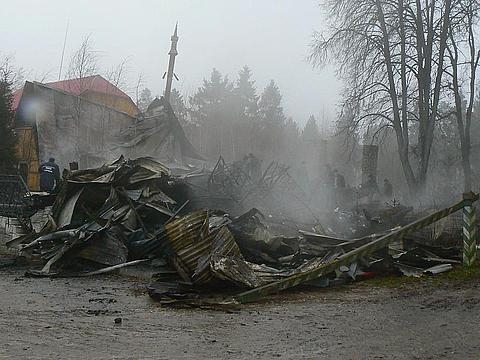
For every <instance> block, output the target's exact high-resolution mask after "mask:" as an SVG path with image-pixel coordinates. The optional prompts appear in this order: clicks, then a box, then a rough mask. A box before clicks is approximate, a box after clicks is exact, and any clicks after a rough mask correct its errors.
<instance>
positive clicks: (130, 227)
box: [8, 157, 461, 305]
mask: <svg viewBox="0 0 480 360" xmlns="http://www.w3.org/2000/svg"><path fill="white" fill-rule="evenodd" d="M222 166H223V168H222ZM225 171H226V170H225V166H224V165H221V163H220V162H219V163H218V164H217V166H216V167H215V170H214V173H213V175H212V177H211V179H210V181H211V183H212V184H217V185H219V184H221V186H222V188H226V183H225V182H223V183H222V182H221V181H222V176H223V180H224V181H227V180H226V179H227V178H226V177H224V174H225ZM285 173H286V170H285V169H283V168H278V167H274V166H273V165H272V167H271V171H270V172H268V171H266V172H264V173H262V174H257V175H254V176H256V177H258V178H259V179H261V182H262V183H264V184H265V186H273V183H274V182H277V181H280V179H282V178H284V177H285ZM222 174H223V175H222ZM238 176H240V175H238ZM240 177H241V176H240ZM251 177H252V174H250V175H248V177H246V178H248V179H250V178H251ZM186 178H189V177H188V176H184V175H182V176H180V177H179V176H174V175H172V173H171V172H170V170H169V169H168V168H167V167H165V166H164V165H162V164H160V163H158V162H156V161H154V160H152V159H151V158H138V159H135V160H126V159H124V158H123V157H122V158H120V159H118V160H116V161H115V162H113V163H111V164H107V165H104V166H102V167H100V168H96V169H89V170H77V171H71V172H68V173H66V174H64V182H63V185H62V188H61V190H60V192H59V194H58V196H57V198H56V201H55V204H54V206H53V208H52V215H51V216H50V217H49V219H48V221H47V222H46V223H45V224H44V226H43V228H42V229H41V230H40V231H39V232H35V231H33V232H31V233H29V234H27V235H24V236H22V237H19V238H17V239H14V240H12V241H10V242H9V243H8V246H9V247H10V248H12V249H15V250H16V251H18V254H19V256H22V257H25V258H27V259H28V260H29V261H30V263H32V264H37V265H38V266H33V267H35V269H32V270H29V271H28V274H29V275H30V276H92V275H96V274H102V273H107V272H110V271H113V270H117V269H119V268H122V267H126V266H133V265H137V264H140V263H142V266H149V267H150V268H151V269H153V270H154V273H155V274H156V275H155V276H154V278H153V279H152V282H151V284H149V285H148V291H149V294H150V295H151V296H152V298H154V299H157V300H159V301H160V302H162V303H163V304H171V303H173V304H190V305H192V304H193V305H198V304H205V303H209V302H215V303H219V302H222V301H226V300H225V299H229V300H228V301H230V302H235V299H236V294H238V293H240V292H244V291H249V290H255V289H259V288H260V289H261V288H262V287H265V286H267V287H268V286H272V284H275V283H277V282H282V281H284V282H285V280H286V279H287V280H288V279H304V280H305V281H304V280H298V281H300V283H305V284H308V285H313V286H322V287H324V286H328V285H330V284H335V283H339V282H346V281H349V280H351V279H357V278H366V277H371V276H373V275H375V274H382V273H385V272H391V271H396V272H398V273H401V274H405V275H411V276H421V275H423V274H426V273H429V274H435V273H438V272H443V271H446V270H448V269H450V268H451V267H452V266H453V265H454V264H457V263H459V262H460V260H461V259H460V251H459V249H458V248H455V247H452V248H445V247H442V248H440V247H435V246H432V245H430V246H426V245H422V244H421V243H419V242H418V241H417V240H418V239H411V238H410V240H409V238H408V237H402V239H401V241H400V240H399V241H396V242H390V241H389V242H388V244H387V243H386V242H384V240H383V239H386V238H387V237H388V235H389V234H393V233H395V232H398V231H399V226H402V225H405V224H406V223H407V219H408V216H407V215H408V214H410V213H411V211H412V209H411V208H407V207H404V206H400V205H398V204H393V205H389V206H384V207H383V208H382V209H381V210H378V209H376V210H374V209H363V211H362V213H361V214H353V213H351V212H350V213H349V212H340V211H337V212H335V213H334V215H332V216H335V218H336V221H337V223H338V227H340V225H341V224H342V226H343V228H347V229H350V230H349V233H348V234H347V233H343V234H341V233H339V232H335V231H334V230H333V229H332V227H333V228H335V226H334V225H332V226H324V227H322V226H318V224H312V225H311V226H308V225H305V226H302V228H298V227H297V228H295V229H294V230H292V227H291V226H290V225H291V224H287V223H286V222H285V221H276V220H275V219H276V218H275V216H274V215H272V214H266V215H264V214H263V213H262V212H261V211H259V210H257V209H256V208H252V209H250V210H248V211H246V212H244V213H243V214H241V215H239V216H233V215H231V214H230V213H227V212H225V211H222V210H218V209H209V208H202V207H198V206H197V205H195V204H192V203H193V202H191V201H190V199H189V196H190V195H191V194H192V193H194V192H195V189H194V188H193V189H192V188H189V187H188V186H187V185H186V184H187V183H186V182H185V181H184V180H185V179H186ZM228 179H231V176H230V177H229V178H228ZM246 182H247V183H249V184H250V180H248V181H246ZM232 186H233V185H232ZM236 186H238V182H237V185H236ZM249 186H251V185H249ZM236 193H238V192H236ZM212 196H215V193H212ZM197 204H198V203H197ZM347 223H348V224H349V226H345V224H347ZM382 241H383V242H382ZM385 244H387V245H385ZM368 249H371V251H367V250H368ZM356 253H359V254H361V256H355V257H352V258H351V260H350V258H349V257H348V256H347V255H348V254H354V255H355V254H356ZM319 268H323V269H328V270H329V271H327V272H326V273H322V274H321V276H316V275H315V276H313V275H312V277H311V278H309V276H305V277H302V275H305V274H316V273H315V271H316V269H319ZM298 281H297V282H298ZM279 289H282V287H279Z"/></svg>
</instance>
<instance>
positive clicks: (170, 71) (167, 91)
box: [164, 22, 178, 102]
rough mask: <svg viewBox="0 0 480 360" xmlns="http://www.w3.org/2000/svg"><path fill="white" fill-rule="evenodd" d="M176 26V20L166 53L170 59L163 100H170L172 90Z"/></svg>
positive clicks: (175, 53) (176, 39) (175, 52)
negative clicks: (170, 43) (168, 50)
mask: <svg viewBox="0 0 480 360" xmlns="http://www.w3.org/2000/svg"><path fill="white" fill-rule="evenodd" d="M177 28H178V22H177V24H176V25H175V31H174V33H173V35H172V37H171V38H170V39H171V41H172V46H171V47H170V52H169V53H168V55H170V60H169V61H168V72H167V85H166V86H165V93H164V97H165V100H167V101H168V102H170V93H171V92H172V81H173V76H174V73H173V69H174V68H175V57H176V56H177V55H178V51H177V43H178V33H177Z"/></svg>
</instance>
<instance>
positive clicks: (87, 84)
mask: <svg viewBox="0 0 480 360" xmlns="http://www.w3.org/2000/svg"><path fill="white" fill-rule="evenodd" d="M45 85H47V86H49V87H51V88H54V89H58V90H62V91H65V92H68V93H70V94H73V95H77V96H78V95H81V94H83V93H84V92H85V91H95V92H98V93H102V94H108V95H115V96H120V97H124V98H130V97H129V96H128V95H127V94H125V93H124V92H123V91H122V90H120V89H119V88H118V87H116V86H115V85H113V84H112V83H111V82H109V81H108V80H106V79H104V78H103V77H101V76H100V75H92V76H87V77H84V78H79V79H70V80H62V81H55V82H51V83H46V84H45Z"/></svg>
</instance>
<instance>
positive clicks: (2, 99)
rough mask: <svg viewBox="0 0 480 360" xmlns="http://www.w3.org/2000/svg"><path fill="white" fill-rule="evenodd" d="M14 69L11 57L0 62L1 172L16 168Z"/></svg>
mask: <svg viewBox="0 0 480 360" xmlns="http://www.w3.org/2000/svg"><path fill="white" fill-rule="evenodd" d="M13 80H14V71H13V69H12V66H11V63H10V59H9V58H4V59H3V60H2V63H1V64H0V172H2V173H4V172H12V171H14V169H15V166H16V161H15V142H16V138H15V132H14V129H13V126H14V124H13V120H14V112H13V110H12V101H13V98H12V86H13Z"/></svg>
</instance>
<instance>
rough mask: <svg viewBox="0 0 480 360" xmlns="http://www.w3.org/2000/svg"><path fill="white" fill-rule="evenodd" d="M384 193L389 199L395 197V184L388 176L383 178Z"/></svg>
mask: <svg viewBox="0 0 480 360" xmlns="http://www.w3.org/2000/svg"><path fill="white" fill-rule="evenodd" d="M383 195H384V196H385V197H386V198H388V199H391V198H392V197H393V185H392V183H391V182H390V181H389V180H388V179H387V178H385V180H383Z"/></svg>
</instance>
